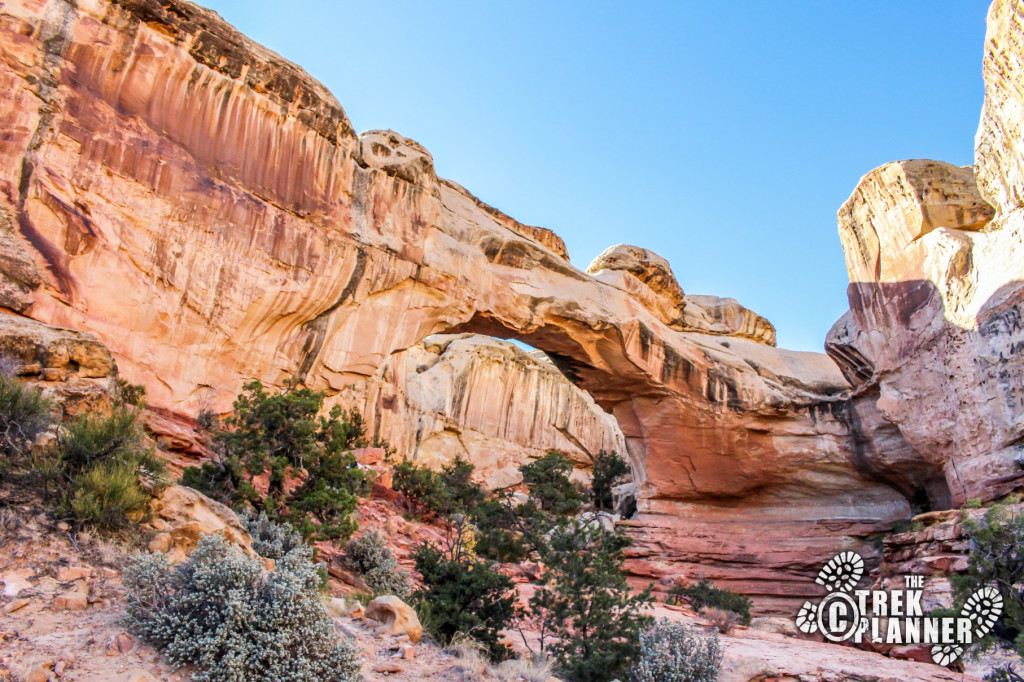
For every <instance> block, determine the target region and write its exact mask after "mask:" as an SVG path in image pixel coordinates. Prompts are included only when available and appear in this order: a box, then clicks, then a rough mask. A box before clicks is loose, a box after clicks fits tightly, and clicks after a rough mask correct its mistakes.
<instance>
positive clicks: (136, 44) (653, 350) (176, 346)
mask: <svg viewBox="0 0 1024 682" xmlns="http://www.w3.org/2000/svg"><path fill="white" fill-rule="evenodd" d="M0 14H2V19H3V21H2V22H0V85H2V86H3V88H2V90H0V92H3V93H5V94H4V96H3V97H2V100H0V120H2V121H3V123H4V127H5V131H6V134H5V136H4V138H3V140H2V142H0V197H2V200H0V208H3V210H5V211H7V213H8V214H9V215H10V216H12V219H13V220H14V222H15V224H16V225H17V229H18V234H16V235H11V239H12V240H13V241H14V243H16V244H17V245H18V248H19V249H21V251H19V252H18V253H23V254H25V253H27V254H29V255H30V257H29V258H28V260H27V261H26V260H25V259H20V260H19V259H17V258H15V259H13V260H11V261H5V260H2V259H0V272H2V273H3V275H4V276H5V277H7V279H8V280H10V282H11V283H12V284H10V287H14V288H15V289H17V291H18V292H21V293H20V294H19V295H18V296H14V297H13V299H12V301H11V304H10V305H11V306H12V309H16V308H17V307H18V306H23V305H25V304H26V302H27V301H28V299H30V305H26V306H25V307H24V311H25V312H26V313H27V314H28V315H31V316H32V317H33V318H36V319H39V320H42V321H44V322H47V323H50V324H58V325H62V326H69V327H72V328H77V329H86V330H89V331H91V332H93V333H95V334H96V335H97V336H98V337H99V338H100V339H101V340H102V341H104V342H105V343H106V344H107V346H108V347H109V348H110V349H111V351H112V352H113V354H114V356H115V358H116V359H117V361H118V365H119V367H120V368H121V370H122V372H123V373H124V374H125V375H126V376H127V378H128V379H129V380H131V381H134V382H142V383H145V384H146V386H147V388H148V398H149V400H150V402H152V403H153V404H155V405H156V406H158V407H162V408H167V409H171V410H174V411H177V412H184V413H192V414H194V413H195V412H196V411H197V410H198V409H200V408H201V407H206V406H209V407H213V408H214V409H215V410H226V409H227V408H228V407H229V405H230V401H231V399H232V397H233V396H234V395H235V394H236V393H237V392H238V390H239V388H240V386H241V385H242V383H243V382H244V381H245V380H248V379H251V378H259V379H262V380H263V381H264V382H266V383H270V384H279V383H280V382H282V381H283V380H284V379H286V378H288V377H290V376H293V375H295V376H298V377H300V378H301V379H302V380H303V381H304V382H305V383H306V384H307V385H309V386H311V387H313V388H316V389H324V390H326V391H327V392H328V393H329V395H330V396H331V399H332V401H334V402H347V403H348V404H359V402H358V401H359V400H365V399H366V398H367V396H377V398H376V400H378V401H379V402H378V404H377V405H370V406H368V407H367V406H366V405H365V404H363V406H364V409H367V410H368V412H372V413H373V414H374V415H380V418H379V428H381V429H383V428H386V427H387V419H386V417H385V416H384V415H385V414H386V413H387V412H388V410H390V409H392V408H391V407H389V406H388V400H389V391H388V390H384V389H382V388H380V383H379V381H380V380H379V379H378V377H380V376H382V374H383V373H385V372H387V371H388V368H389V367H396V366H398V364H400V363H402V362H408V358H409V357H412V356H415V355H417V354H418V353H430V351H428V350H426V349H424V350H423V351H418V350H415V347H416V346H417V345H418V344H420V343H421V342H422V341H423V340H424V339H425V338H427V337H429V336H431V335H433V334H438V333H446V334H451V333H455V334H461V333H477V334H486V335H489V336H496V337H502V338H508V337H514V338H518V339H521V340H523V341H525V342H526V343H528V344H530V345H532V346H534V347H536V348H539V349H541V350H543V351H545V353H546V354H547V355H548V357H550V359H551V360H552V361H553V363H554V365H555V366H556V367H557V368H558V369H559V370H560V371H561V372H562V373H563V374H564V375H565V376H566V377H568V378H569V379H570V380H571V381H572V382H573V383H575V384H576V385H577V386H579V387H580V388H582V389H584V390H586V391H588V392H589V393H590V394H591V395H592V396H593V398H594V400H595V401H596V403H597V405H599V406H600V407H601V408H602V409H603V410H605V411H607V412H608V413H610V414H612V415H613V416H614V418H615V420H616V421H617V423H618V425H619V428H620V430H621V432H622V435H623V439H624V442H625V447H626V449H627V451H628V453H629V456H630V460H631V463H632V467H633V470H634V476H635V482H636V494H637V497H638V500H637V502H638V506H639V509H640V516H639V517H638V518H636V519H634V523H635V524H636V525H635V526H634V531H635V533H636V535H637V540H638V545H637V547H638V551H639V552H641V553H644V552H646V553H647V554H646V555H645V556H642V557H640V556H638V557H637V558H636V562H637V566H638V570H640V571H642V572H644V573H645V574H650V575H657V576H662V575H669V574H672V575H674V574H679V573H685V574H688V575H693V574H698V573H704V572H708V573H715V572H718V573H723V574H730V575H733V577H734V578H735V579H736V580H737V581H739V582H742V583H743V584H744V585H745V586H746V587H748V588H749V590H750V591H751V592H752V593H754V594H756V595H762V596H765V597H766V600H765V601H766V603H767V602H768V601H770V600H771V598H785V597H786V596H787V595H789V594H791V593H792V591H793V589H795V588H793V587H791V585H794V584H796V582H797V581H798V580H804V579H805V578H807V577H809V576H812V575H813V574H814V572H815V571H816V570H817V566H818V565H820V563H821V562H822V560H823V559H825V558H827V557H828V556H830V555H831V553H832V552H833V551H835V550H837V549H839V548H849V547H853V548H857V549H860V550H861V551H863V552H864V553H866V554H870V553H871V550H870V547H869V546H867V545H862V543H860V542H859V541H858V540H856V539H855V538H853V536H852V535H849V534H848V533H856V534H860V533H862V532H868V531H870V530H879V529H883V528H886V527H888V526H889V525H890V524H891V523H892V522H893V521H894V520H895V519H897V518H902V517H905V516H907V515H908V514H909V505H908V502H907V500H906V499H905V496H904V493H903V492H902V491H900V490H897V489H896V488H895V487H893V486H892V485H890V484H889V483H888V482H887V481H886V480H884V478H880V477H879V476H878V475H877V472H875V471H873V470H870V467H866V466H863V465H858V462H857V457H859V456H861V454H862V450H863V448H860V449H858V446H856V444H855V443H854V442H853V440H851V438H850V437H849V430H850V426H849V419H848V418H847V416H848V412H849V410H848V409H847V407H846V406H845V403H844V402H843V400H842V397H841V393H842V392H843V391H844V390H846V389H847V388H848V384H847V382H846V380H845V379H844V378H843V376H842V375H841V373H840V372H839V371H838V369H837V368H836V367H835V365H834V364H833V363H832V362H831V361H830V360H829V359H828V358H827V357H825V356H823V355H819V354H813V353H794V352H789V351H784V350H778V349H775V348H773V347H772V346H771V345H769V344H771V343H773V342H774V331H773V330H772V329H771V326H770V324H768V323H767V322H766V321H764V320H763V318H759V317H758V316H756V315H754V314H753V313H750V312H749V311H746V310H745V309H743V308H742V307H741V306H739V305H738V304H735V303H734V302H732V301H729V300H718V299H713V298H708V299H701V298H698V297H685V295H683V294H682V290H681V289H680V288H679V287H678V284H677V283H675V279H674V277H672V276H671V270H670V269H669V268H668V266H667V264H666V263H664V261H663V260H662V259H659V258H657V257H656V256H655V255H653V254H650V253H649V252H642V251H641V252H634V251H631V250H629V249H627V251H630V252H629V253H623V254H622V257H621V258H620V257H619V256H615V257H614V258H613V257H609V258H606V259H605V262H606V264H607V266H608V267H601V268H600V269H599V270H598V271H597V272H596V273H595V274H594V276H591V275H588V274H587V273H584V272H581V271H579V270H577V269H576V268H574V267H573V266H572V265H571V264H570V263H569V262H567V260H566V254H565V249H564V245H563V244H562V242H561V240H559V239H558V238H557V237H556V236H555V235H553V234H552V233H551V232H550V231H547V230H544V229H542V228H535V227H530V226H525V225H521V224H520V223H517V222H516V221H514V220H512V219H511V218H509V217H508V216H506V215H505V214H503V213H501V212H499V211H497V210H495V209H493V208H490V207H488V206H486V205H485V204H483V203H482V202H480V201H479V200H478V199H477V198H476V197H474V196H472V195H471V194H470V193H469V192H467V191H466V190H464V189H462V188H461V187H459V186H458V185H456V184H455V183H452V182H449V181H445V180H442V179H439V178H438V177H437V176H436V174H435V172H434V169H433V162H432V159H431V157H430V155H429V153H428V152H427V151H426V150H425V149H424V148H423V147H422V146H420V145H418V144H416V143H414V142H412V141H410V140H407V139H405V138H402V137H400V136H398V135H397V134H395V133H392V132H390V131H373V132H370V133H366V134H364V135H362V136H358V135H356V133H355V132H354V131H353V129H352V126H351V124H350V122H349V121H348V119H347V117H346V116H345V113H344V111H343V110H342V109H341V107H340V106H339V105H338V103H337V102H336V101H335V99H334V98H333V97H332V96H331V95H330V93H328V92H327V91H326V90H325V89H324V88H323V86H321V85H320V84H319V83H317V82H316V81H314V80H313V79H312V78H310V77H309V76H308V75H307V74H305V73H304V72H303V71H302V70H301V69H299V68H298V67H296V66H294V65H292V64H290V63H288V62H286V61H284V60H283V59H281V58H280V57H279V56H277V55H275V54H273V53H271V52H269V51H267V50H266V49H264V48H262V47H260V46H258V45H255V44H253V43H252V42H251V41H249V40H247V39H246V38H245V37H244V36H242V35H240V34H239V33H238V32H236V31H235V30H234V29H232V28H231V27H230V26H228V25H227V24H225V23H224V22H223V21H221V20H220V18H219V17H217V16H216V15H215V14H214V13H212V12H209V11H207V10H204V9H201V8H199V7H196V6H194V5H191V4H189V3H187V2H183V1H180V0H172V1H171V2H162V3H160V2H156V0H119V1H118V2H109V1H104V0H97V1H96V2H91V3H82V4H80V5H79V6H77V7H76V6H72V5H69V4H67V3H64V2H62V1H61V0H16V1H15V2H9V3H6V4H5V5H4V6H3V8H2V9H0ZM613 255H614V254H613ZM631 259H632V260H631ZM633 260H635V261H636V263H633V262H632V261H633ZM9 262H10V263H15V262H16V264H17V266H13V265H12V266H8V265H7V263H9ZM25 263H29V264H30V265H33V266H35V268H36V271H38V283H33V282H35V281H36V280H33V279H32V276H31V275H30V274H26V273H28V272H30V268H28V267H27V266H25ZM637 273H638V274H637ZM12 291H13V289H12ZM19 296H20V298H19ZM680 296H683V299H682V301H680ZM25 297H28V299H26V298H25ZM14 299H17V300H14ZM408 349H414V350H411V351H410V350H408ZM403 352H408V353H409V355H407V356H405V358H403V357H398V356H396V354H401V353H403ZM435 355H438V354H435ZM440 355H441V356H442V357H441V358H440V359H439V360H438V362H439V363H441V364H442V365H443V364H444V363H445V362H447V360H444V357H443V355H444V353H440ZM428 364H429V363H428ZM435 366H436V364H435ZM524 367H525V365H524ZM425 371H429V369H428V370H425ZM526 375H536V376H537V377H538V381H539V382H540V383H543V384H544V386H545V387H544V388H543V390H540V391H539V392H538V393H536V394H535V395H533V396H532V397H530V398H529V400H528V401H527V403H528V404H532V405H537V406H538V408H539V409H541V408H544V405H545V401H548V402H550V398H546V397H545V393H544V392H545V391H551V390H556V389H554V388H552V387H553V384H550V383H545V382H543V381H540V378H541V377H542V376H543V373H541V372H536V371H535V370H534V369H530V370H529V372H527V374H525V375H524V374H522V373H521V372H519V373H510V374H508V375H507V376H508V377H519V376H526ZM403 381H404V383H400V382H399V380H398V379H397V378H396V380H395V382H393V389H391V394H393V395H394V396H396V400H397V395H398V394H399V393H401V392H403V391H405V389H406V388H408V387H409V386H410V385H412V386H415V384H416V380H415V379H410V378H409V377H405V378H404V380H403ZM473 390H474V393H475V394H478V393H477V392H478V391H479V390H482V385H480V386H479V387H478V388H475V389H473ZM557 390H562V389H557ZM449 391H450V395H452V396H455V395H459V394H462V395H465V392H464V391H463V390H462V389H457V388H456V387H454V386H453V387H452V388H451V389H449V388H442V389H440V390H439V391H438V393H437V395H439V396H447V395H449ZM495 393H496V394H500V395H501V396H502V397H511V396H521V395H523V394H522V392H517V391H516V390H514V388H509V387H503V388H502V389H501V391H500V392H495ZM480 395H482V394H480ZM549 395H550V394H549ZM566 395H568V394H566ZM406 397H408V393H407V394H406ZM403 400H405V398H403ZM393 404H397V402H396V403H393ZM453 405H454V403H453ZM409 410H410V413H411V414H423V413H419V412H417V410H418V408H415V407H413V408H409ZM446 410H447V405H445V409H444V410H441V411H436V410H434V409H433V407H431V410H429V411H427V414H428V415H429V414H430V413H433V414H435V415H437V414H444V415H447V412H446ZM467 410H468V411H464V412H462V413H460V414H461V416H460V417H459V419H467V420H470V422H472V419H474V418H475V416H474V415H476V416H482V415H496V414H500V413H501V410H502V408H501V407H499V406H487V407H486V409H483V410H482V411H481V412H476V411H475V410H476V408H475V406H473V409H469V407H467ZM541 411H542V412H543V409H541ZM594 414H596V413H594V412H593V411H592V410H591V409H590V408H589V407H587V406H585V405H583V404H582V403H580V404H579V405H578V407H573V408H572V409H567V411H566V412H565V413H563V414H562V415H557V414H553V413H549V414H548V416H546V417H545V419H543V420H538V423H541V422H546V423H547V424H556V422H558V421H559V420H562V419H565V420H568V421H565V422H564V423H567V424H570V426H569V427H568V428H567V429H566V431H565V432H564V433H562V432H559V433H554V434H553V433H551V432H548V433H547V434H543V435H537V434H530V433H528V431H529V429H528V428H527V427H526V425H525V422H522V423H517V422H515V420H512V421H509V422H507V423H506V424H487V425H486V428H485V426H484V425H483V424H482V423H481V424H480V425H479V426H478V427H474V428H473V429H472V430H473V431H475V432H476V433H479V434H481V435H482V436H488V437H489V435H488V434H489V433H491V432H493V431H494V430H495V429H498V430H500V429H506V428H508V429H510V430H511V431H514V432H515V433H516V434H521V435H523V438H524V442H523V443H522V444H523V446H524V447H530V448H532V447H534V444H539V443H542V442H545V441H546V440H549V439H555V440H557V439H559V438H561V437H562V436H564V437H565V438H566V440H568V441H571V440H572V438H576V439H577V440H580V442H581V443H582V444H583V445H582V446H580V447H579V449H580V450H581V451H583V450H587V449H589V448H592V447H594V445H595V444H596V442H597V440H600V438H597V436H596V433H597V432H588V429H586V428H581V429H577V428H576V427H575V425H572V423H571V422H572V421H573V420H575V419H584V420H586V419H590V418H591V417H589V416H587V415H594ZM417 418H418V417H417ZM432 419H433V422H434V424H435V426H441V425H442V424H443V422H444V419H435V418H433V417H428V418H427V421H431V420H432ZM374 428H378V424H374ZM407 428H408V427H403V429H407ZM432 428H434V427H432ZM556 430H557V429H556ZM598 431H600V429H598ZM398 432H399V433H401V432H402V429H399V430H398ZM463 432H464V433H465V430H464V431H463ZM405 433H408V430H406V431H405ZM439 433H442V434H443V433H444V429H442V430H441V431H440V432H439ZM586 433H590V435H589V436H588V438H591V439H592V441H586V440H584V439H583V438H581V437H580V434H586ZM570 435H571V436H572V438H571V437H570ZM516 437H517V438H518V437H519V435H517V436H516ZM601 438H604V436H601ZM613 439H614V438H613ZM415 440H416V439H415V438H412V437H409V439H408V441H409V442H410V443H411V442H413V441H415ZM426 441H429V436H428V438H426V439H424V440H421V441H420V443H419V446H420V447H422V446H423V443H424V442H426ZM499 468H501V467H499ZM756 518H759V519H764V520H768V521H769V522H770V524H771V527H767V525H766V524H762V525H760V526H759V527H758V531H759V532H758V533H756V534H754V535H752V536H748V535H745V534H741V533H740V532H739V530H740V529H743V528H745V526H744V524H746V523H750V520H751V519H756ZM787 542H789V543H792V544H789V545H787V544H786V543H787ZM800 543H802V544H800ZM780 547H788V548H789V549H783V550H780ZM798 547H805V548H806V549H804V550H798V549H797V548H798ZM737 557H739V559H737ZM737 566H741V567H742V566H745V567H746V569H744V570H745V571H746V573H745V576H746V577H743V578H742V579H740V578H739V577H736V575H735V574H734V573H730V572H734V570H735V569H736V567H737ZM750 566H756V567H757V572H756V573H754V572H751V571H749V570H747V569H749V567H750ZM754 575H756V576H757V578H756V579H754V578H753V577H752V576H754ZM711 577H714V576H713V575H712V576H711ZM780 608H781V607H780ZM787 608H788V607H787Z"/></svg>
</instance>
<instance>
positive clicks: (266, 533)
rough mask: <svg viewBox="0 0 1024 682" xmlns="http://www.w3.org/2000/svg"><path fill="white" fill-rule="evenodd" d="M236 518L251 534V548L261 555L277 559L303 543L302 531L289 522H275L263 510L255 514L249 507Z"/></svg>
mask: <svg viewBox="0 0 1024 682" xmlns="http://www.w3.org/2000/svg"><path fill="white" fill-rule="evenodd" d="M238 519H239V521H241V522H242V526H243V527H244V528H245V530H247V531H248V532H249V535H251V536H252V548H253V549H254V550H255V551H256V553H257V554H259V555H260V556H261V557H265V558H267V559H273V560H275V561H277V560H278V559H281V558H283V557H284V556H285V555H286V554H288V553H289V552H291V551H292V550H293V549H295V548H297V547H300V546H301V545H303V544H304V543H305V541H304V540H303V539H302V533H300V532H298V531H297V530H295V528H294V527H292V525H291V524H289V523H283V522H282V523H277V522H276V521H273V520H271V519H270V518H269V517H268V516H267V515H266V514H265V513H263V512H260V513H259V514H258V515H257V514H256V513H255V512H253V511H252V510H251V509H246V510H245V511H243V512H242V513H241V514H239V515H238Z"/></svg>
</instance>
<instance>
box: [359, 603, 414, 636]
mask: <svg viewBox="0 0 1024 682" xmlns="http://www.w3.org/2000/svg"><path fill="white" fill-rule="evenodd" d="M366 617H367V618H368V619H370V620H375V621H378V622H379V623H381V624H382V626H383V631H384V632H385V633H386V634H389V635H407V636H408V637H409V639H410V640H412V642H414V643H415V642H419V641H420V636H421V635H422V634H423V626H422V625H420V619H419V617H418V616H417V615H416V612H415V611H413V610H412V607H410V606H409V605H408V604H406V603H405V602H404V601H402V600H401V599H399V598H398V597H394V596H386V597H377V598H376V599H374V600H373V601H371V602H370V603H369V604H368V605H367V606H366Z"/></svg>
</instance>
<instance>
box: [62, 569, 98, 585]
mask: <svg viewBox="0 0 1024 682" xmlns="http://www.w3.org/2000/svg"><path fill="white" fill-rule="evenodd" d="M92 574H93V569H91V568H88V567H86V566H64V567H62V568H60V569H59V570H58V571H57V580H59V581H61V582H62V583H66V582H71V581H73V580H81V579H82V578H90V577H92Z"/></svg>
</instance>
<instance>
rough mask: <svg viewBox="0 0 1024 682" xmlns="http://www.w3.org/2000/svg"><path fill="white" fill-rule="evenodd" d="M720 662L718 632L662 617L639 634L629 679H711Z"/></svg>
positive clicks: (709, 681) (645, 681)
mask: <svg viewBox="0 0 1024 682" xmlns="http://www.w3.org/2000/svg"><path fill="white" fill-rule="evenodd" d="M721 665H722V651H721V647H720V646H719V643H718V635H717V634H715V633H710V634H707V635H702V634H700V633H699V632H697V631H696V630H695V629H693V628H691V627H689V626H687V625H684V624H682V623H677V624H673V623H668V622H666V621H662V622H661V623H659V624H657V625H655V626H654V627H652V628H650V629H648V630H646V631H645V632H643V633H642V634H641V635H640V653H639V656H638V657H637V660H636V662H635V663H634V664H633V669H632V673H631V676H630V679H631V680H632V682H715V680H717V679H718V671H719V668H720V667H721Z"/></svg>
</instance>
